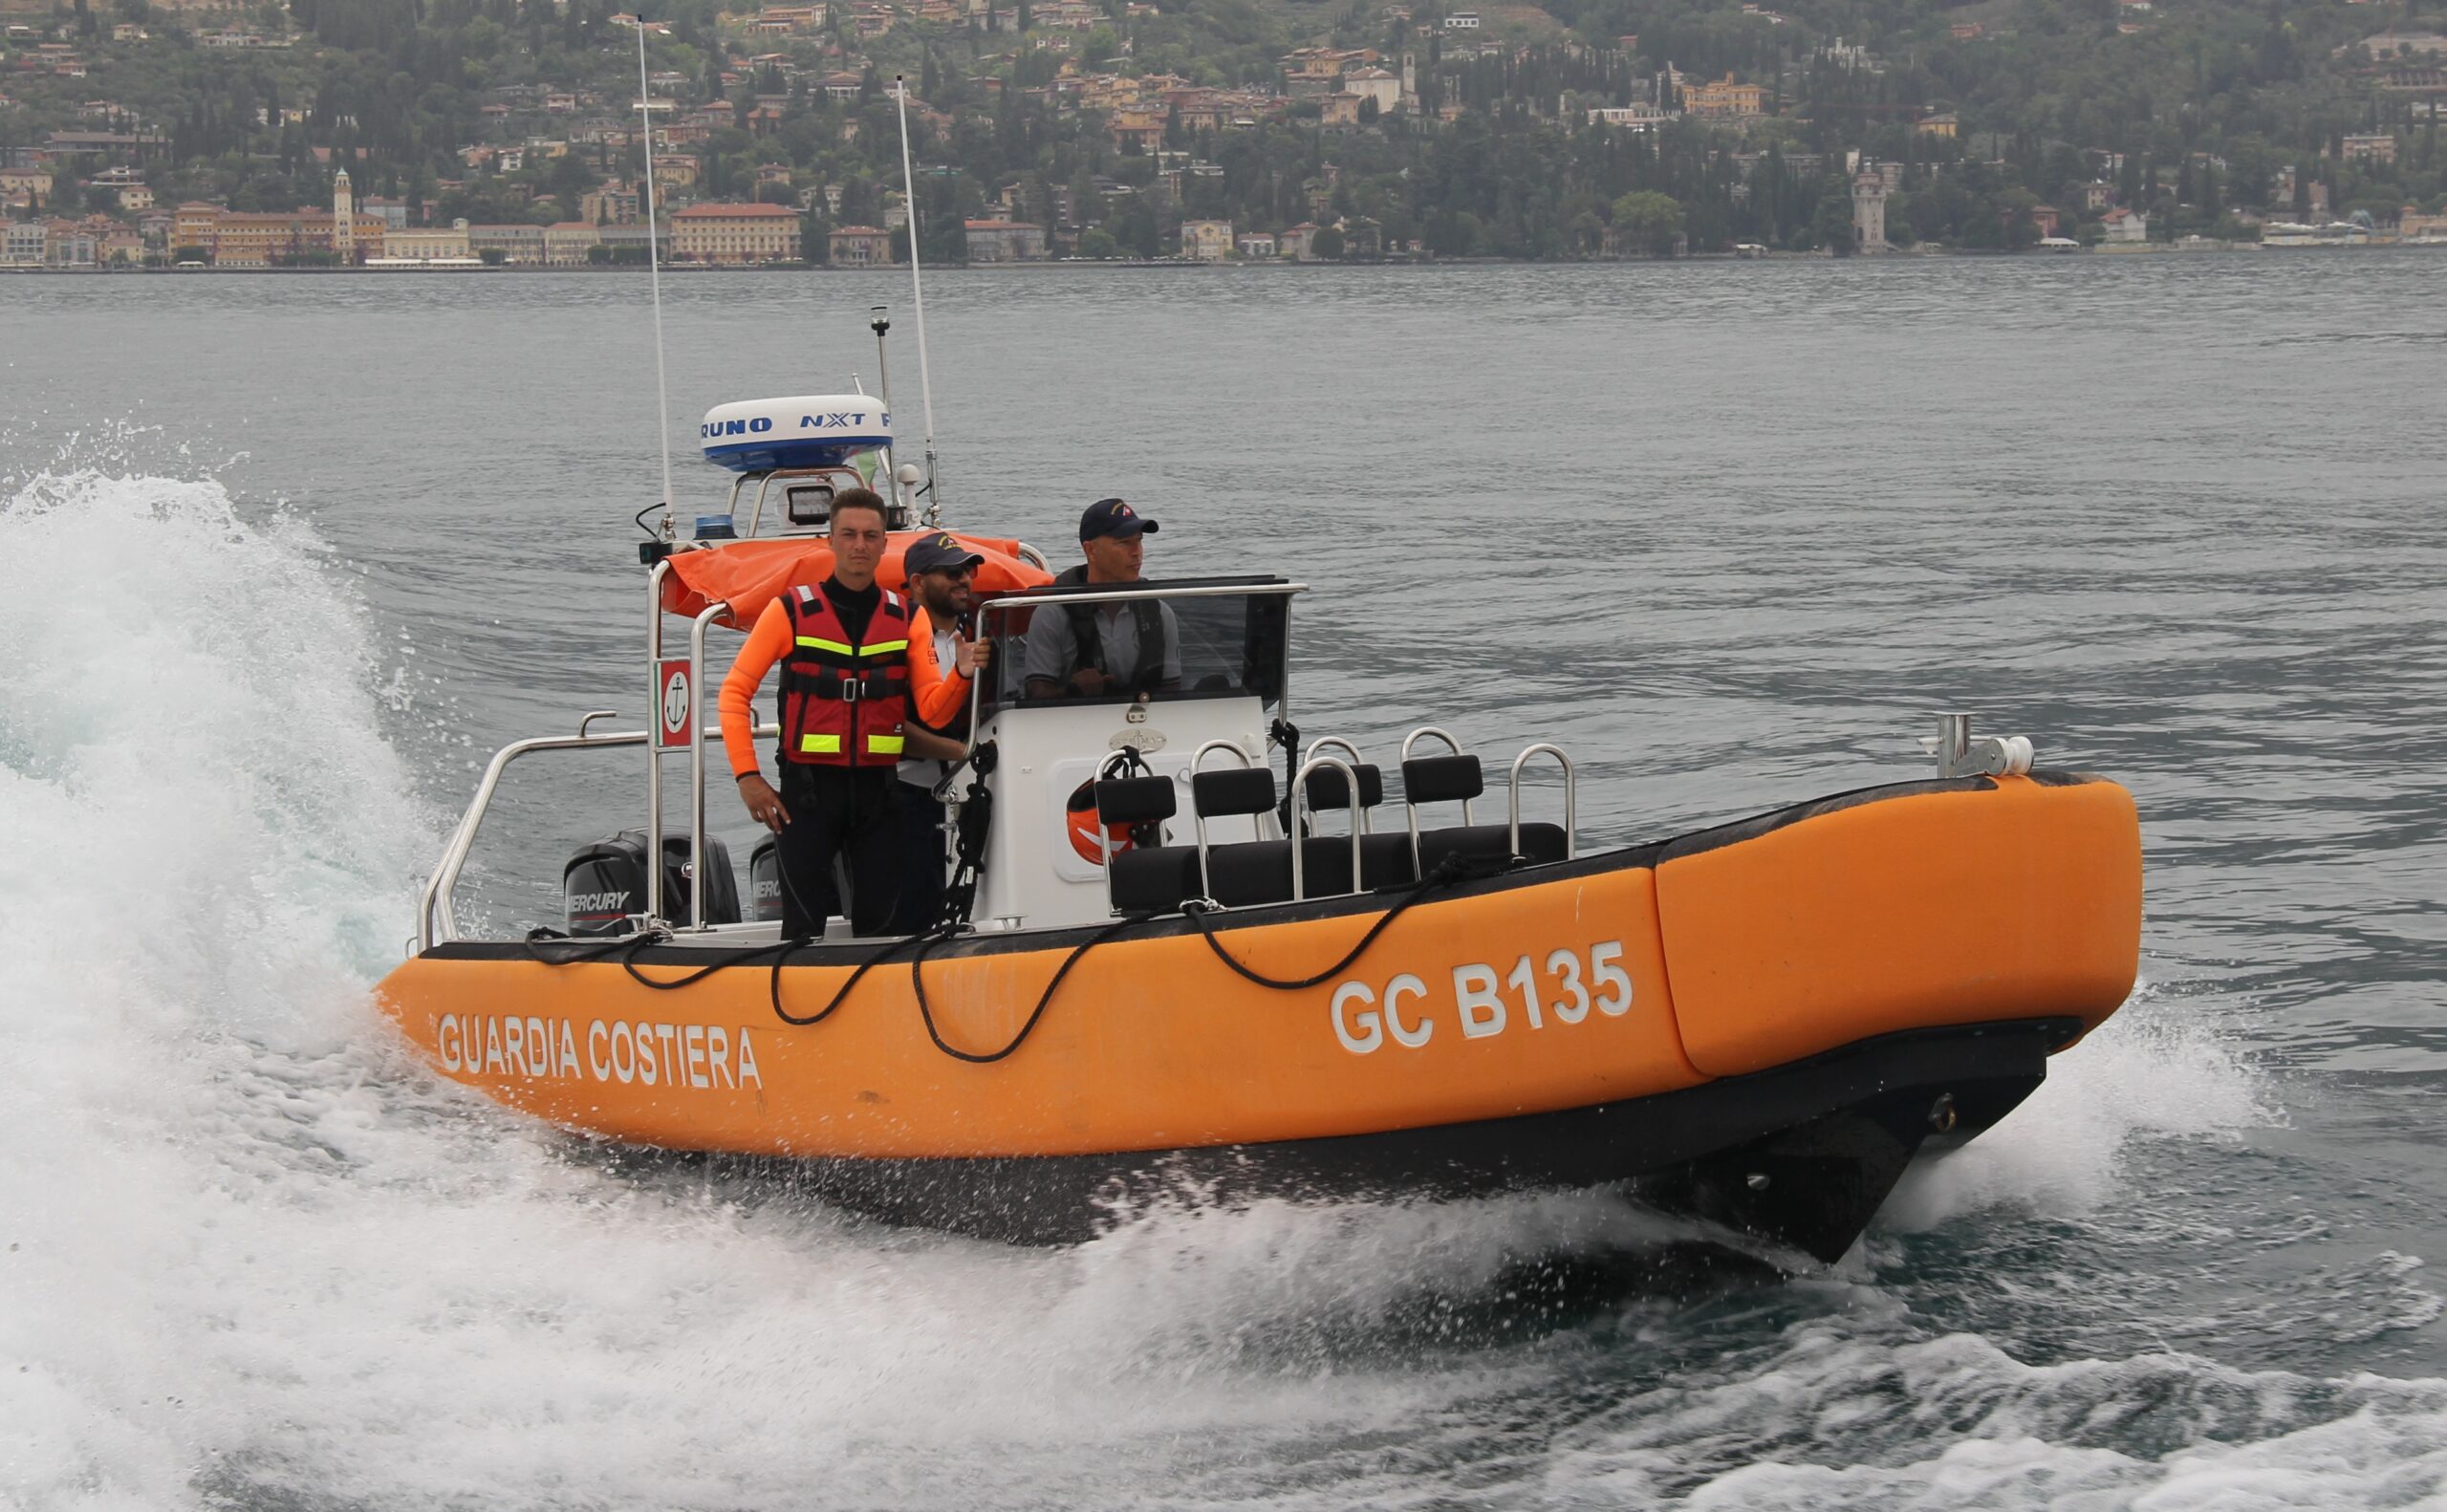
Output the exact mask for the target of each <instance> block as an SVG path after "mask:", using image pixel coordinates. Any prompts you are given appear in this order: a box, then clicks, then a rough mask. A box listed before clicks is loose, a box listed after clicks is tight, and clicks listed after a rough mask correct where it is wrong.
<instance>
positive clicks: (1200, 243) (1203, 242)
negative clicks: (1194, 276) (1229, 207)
mask: <svg viewBox="0 0 2447 1512" xmlns="http://www.w3.org/2000/svg"><path fill="white" fill-rule="evenodd" d="M1181 255H1182V256H1183V257H1186V258H1189V259H1190V260H1191V261H1193V262H1200V263H1220V262H1223V261H1224V259H1226V258H1228V257H1230V256H1231V255H1232V223H1231V222H1229V221H1183V222H1181Z"/></svg>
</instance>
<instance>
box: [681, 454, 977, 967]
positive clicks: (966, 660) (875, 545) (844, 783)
mask: <svg viewBox="0 0 2447 1512" xmlns="http://www.w3.org/2000/svg"><path fill="white" fill-rule="evenodd" d="M885 541H886V534H885V527H884V506H883V500H881V499H880V498H877V496H876V495H875V494H874V493H873V492H872V491H870V490H868V489H865V488H848V489H844V490H842V492H841V493H840V494H838V495H837V496H835V497H834V501H833V513H832V519H831V527H830V532H829V534H828V536H827V544H829V545H830V546H831V547H832V548H833V575H832V576H830V577H828V578H827V579H825V581H824V582H823V583H821V584H819V585H817V586H815V587H812V588H811V587H808V586H806V585H803V584H793V585H792V586H790V588H787V589H785V590H784V591H783V592H782V593H781V594H779V595H777V596H776V597H775V598H774V600H773V602H771V603H770V604H768V605H767V606H766V607H765V612H764V613H763V614H762V615H760V616H757V620H756V626H755V628H754V629H753V630H751V631H749V632H748V636H747V643H746V644H745V645H743V646H741V647H740V648H739V658H738V659H737V660H735V661H733V662H732V663H731V669H730V674H729V675H728V676H727V677H725V678H724V679H723V687H722V697H721V700H720V705H719V706H720V708H721V711H722V726H723V749H724V752H725V754H726V755H727V756H728V757H729V758H730V766H731V772H732V775H733V776H734V777H735V778H736V779H737V780H738V783H739V795H740V798H741V800H742V801H743V802H745V803H746V804H747V811H748V813H749V815H750V816H752V817H753V818H754V819H755V820H756V822H757V823H759V824H762V825H764V826H765V827H767V828H768V829H769V830H771V831H772V832H774V833H775V834H776V835H777V836H778V837H779V841H780V843H779V851H780V855H779V860H780V862H781V875H782V934H783V937H784V938H785V939H790V940H804V939H811V938H812V937H814V936H816V935H820V934H821V933H823V930H824V920H825V919H826V918H827V917H829V916H831V915H833V914H836V913H839V912H841V906H840V898H839V895H838V893H837V891H836V890H835V889H834V884H833V863H834V859H835V858H836V857H839V858H841V859H843V860H845V861H846V862H847V864H848V872H849V878H850V926H851V930H852V932H853V933H854V934H858V935H877V934H881V933H883V931H884V929H885V926H886V925H887V923H888V922H889V921H890V919H891V918H892V914H893V909H894V906H895V904H896V903H897V902H898V901H899V896H900V878H901V856H900V852H901V848H902V843H901V830H900V824H899V818H898V814H897V810H896V807H895V803H894V796H893V786H894V771H895V768H897V767H899V763H900V759H901V756H902V753H903V752H904V751H905V750H906V749H907V746H908V725H909V723H910V717H911V715H912V714H913V712H914V713H915V714H916V715H917V716H918V717H919V718H920V719H921V720H925V721H926V722H927V723H930V724H942V723H944V722H945V721H947V720H948V719H949V718H950V717H951V716H952V715H953V714H954V713H955V712H956V711H957V710H958V709H959V707H960V704H961V702H963V701H964V699H966V697H967V696H968V676H967V674H968V670H969V667H970V666H971V665H972V656H973V652H972V648H970V647H969V646H968V644H967V643H966V642H961V643H960V644H959V645H958V646H956V648H955V655H954V658H953V660H954V665H953V666H951V667H948V668H946V667H944V666H942V664H941V663H940V661H939V659H936V658H933V657H927V658H924V659H912V658H911V656H910V654H909V641H910V635H911V628H912V626H911V617H912V616H911V606H910V603H909V601H908V600H907V599H905V598H903V597H902V596H901V595H900V594H896V593H894V592H892V591H891V590H890V589H887V588H884V587H882V586H881V585H879V584H877V582H876V569H877V566H878V565H879V564H880V563H881V562H882V560H883V552H884V545H885ZM776 662H778V663H780V664H781V669H782V675H781V679H780V688H779V693H780V724H781V726H782V740H781V745H780V749H779V752H778V755H779V766H780V767H781V773H780V775H781V787H780V788H779V790H778V791H777V790H776V789H775V788H774V786H773V785H772V784H770V783H769V782H767V781H766V780H765V777H764V774H763V773H762V772H760V771H759V770H758V769H757V764H756V744H755V738H754V736H753V735H752V734H751V733H750V731H751V730H752V729H753V728H754V722H753V719H752V718H751V716H750V713H749V710H750V708H751V707H752V706H753V704H754V702H755V701H756V689H757V687H758V685H759V684H761V683H762V682H763V681H764V680H765V674H766V673H767V672H769V671H770V670H772V668H773V666H774V664H775V663H776ZM913 671H915V672H917V673H918V674H919V676H918V677H916V678H915V679H914V680H913V675H912V674H913Z"/></svg>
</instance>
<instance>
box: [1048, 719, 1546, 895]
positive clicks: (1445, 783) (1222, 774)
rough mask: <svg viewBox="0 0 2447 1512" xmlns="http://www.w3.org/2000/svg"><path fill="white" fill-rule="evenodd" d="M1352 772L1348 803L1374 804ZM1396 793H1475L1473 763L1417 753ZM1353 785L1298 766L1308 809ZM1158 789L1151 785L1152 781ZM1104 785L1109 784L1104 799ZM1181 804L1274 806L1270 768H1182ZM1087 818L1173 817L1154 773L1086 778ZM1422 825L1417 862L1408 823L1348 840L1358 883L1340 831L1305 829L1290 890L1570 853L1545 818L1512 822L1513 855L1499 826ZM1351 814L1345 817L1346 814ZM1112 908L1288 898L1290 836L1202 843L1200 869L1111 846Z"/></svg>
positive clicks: (1402, 880) (1195, 860)
mask: <svg viewBox="0 0 2447 1512" xmlns="http://www.w3.org/2000/svg"><path fill="white" fill-rule="evenodd" d="M1352 778H1353V780H1354V781H1355V782H1356V785H1357V787H1358V789H1359V791H1358V798H1359V807H1360V808H1361V809H1363V810H1364V809H1372V808H1375V807H1376V806H1378V805H1379V804H1381V803H1382V802H1383V801H1384V781H1383V777H1382V775H1381V774H1380V772H1379V771H1378V769H1377V768H1376V767H1374V766H1370V765H1364V764H1357V763H1354V764H1353V766H1352ZM1402 785H1403V788H1404V796H1405V797H1406V799H1407V800H1408V801H1409V803H1410V804H1411V805H1412V806H1414V808H1416V806H1417V805H1418V804H1422V803H1448V802H1454V801H1458V800H1462V799H1469V798H1476V797H1478V796H1480V794H1481V793H1482V791H1483V777H1482V775H1481V772H1480V768H1479V759H1478V758H1477V757H1475V756H1469V755H1453V756H1430V757H1421V758H1417V759H1414V760H1410V761H1405V762H1404V763H1403V764H1402ZM1352 786H1353V782H1349V781H1346V780H1345V779H1344V777H1343V774H1342V772H1340V771H1339V770H1337V769H1335V768H1333V767H1324V768H1321V769H1318V770H1315V771H1312V772H1310V774H1309V780H1308V782H1307V784H1306V792H1305V798H1306V801H1307V803H1308V805H1309V806H1310V808H1313V809H1316V810H1331V809H1347V808H1349V807H1350V802H1351V797H1352V793H1351V788H1352ZM1159 788H1161V789H1162V790H1161V791H1160V792H1159V790H1158V789H1159ZM1108 789H1112V792H1111V795H1110V798H1109V797H1108V792H1107V790H1108ZM1190 803H1191V807H1192V808H1193V810H1195V811H1196V813H1197V815H1198V817H1199V818H1201V819H1217V818H1224V817H1228V816H1234V815H1251V816H1254V815H1258V814H1263V813H1268V812H1272V813H1276V814H1277V815H1278V816H1280V815H1281V812H1282V810H1281V809H1280V807H1279V806H1278V804H1277V801H1276V798H1275V786H1274V773H1272V772H1271V771H1268V770H1267V769H1266V768H1265V767H1238V768H1225V769H1220V770H1211V771H1195V772H1193V773H1191V776H1190ZM1096 805H1097V810H1098V813H1099V817H1100V818H1102V819H1103V820H1104V821H1105V822H1106V823H1109V824H1140V823H1146V822H1149V821H1151V820H1157V819H1165V818H1170V817H1172V815H1173V812H1174V809H1173V793H1172V785H1171V783H1170V781H1169V780H1168V779H1165V778H1160V777H1137V778H1119V779H1109V780H1107V781H1104V782H1100V783H1098V784H1097V785H1096ZM1466 819H1467V815H1466V812H1465V814H1464V820H1465V822H1464V823H1462V824H1460V825H1456V826H1453V827H1450V828H1447V829H1440V830H1422V831H1420V832H1418V862H1417V864H1416V865H1414V863H1413V851H1412V836H1411V833H1410V832H1409V831H1407V830H1404V831H1398V832H1394V833H1391V834H1371V833H1362V834H1361V835H1360V837H1359V870H1360V877H1359V886H1357V887H1356V888H1354V887H1353V885H1352V875H1351V837H1350V836H1349V835H1348V834H1332V835H1310V837H1309V838H1308V839H1306V840H1304V841H1302V842H1301V853H1300V867H1301V877H1300V881H1301V889H1300V891H1301V894H1302V896H1304V897H1310V898H1323V897H1334V896H1347V895H1349V894H1352V893H1353V892H1362V893H1369V892H1378V891H1382V890H1385V889H1390V888H1400V887H1408V886H1410V885H1411V884H1413V883H1415V882H1417V881H1418V879H1419V878H1420V877H1421V876H1422V875H1430V874H1433V873H1435V872H1437V871H1438V870H1439V869H1440V868H1443V869H1445V870H1446V871H1447V872H1448V873H1451V874H1454V875H1462V876H1487V875H1495V874H1497V873H1500V872H1504V871H1507V870H1509V869H1511V868H1512V867H1514V866H1517V865H1523V864H1538V863H1543V862H1548V861H1561V860H1563V859H1565V858H1566V856H1568V855H1569V854H1570V841H1569V839H1568V838H1567V836H1566V834H1565V832H1564V828H1563V827H1562V826H1561V825H1553V824H1532V823H1525V824H1523V825H1522V826H1521V839H1520V847H1519V852H1518V854H1516V853H1515V850H1514V846H1513V840H1512V832H1511V827H1510V826H1509V825H1503V824H1470V823H1468V822H1466ZM1354 822H1356V816H1355V815H1354ZM1110 881H1111V885H1112V894H1113V901H1114V906H1115V908H1117V909H1120V910H1122V911H1124V912H1128V913H1142V912H1143V913H1159V914H1160V913H1172V912H1174V911H1175V910H1177V909H1179V908H1180V906H1181V905H1182V904H1183V903H1186V902H1189V901H1191V900H1192V899H1196V898H1202V897H1203V898H1208V899H1211V900H1212V901H1214V902H1215V903H1217V904H1219V905H1221V906H1223V907H1224V908H1247V907H1250V906H1252V905H1255V904H1261V903H1284V902H1289V901H1290V900H1291V894H1292V886H1291V842H1290V841H1288V840H1247V841H1240V842H1236V843H1234V844H1229V845H1210V846H1208V847H1207V848H1206V866H1205V871H1204V874H1203V875H1201V872H1200V868H1199V851H1198V848H1197V847H1196V846H1187V845H1167V846H1154V847H1146V848H1140V849H1134V850H1128V851H1122V852H1119V853H1115V856H1114V858H1113V875H1112V876H1111V878H1110Z"/></svg>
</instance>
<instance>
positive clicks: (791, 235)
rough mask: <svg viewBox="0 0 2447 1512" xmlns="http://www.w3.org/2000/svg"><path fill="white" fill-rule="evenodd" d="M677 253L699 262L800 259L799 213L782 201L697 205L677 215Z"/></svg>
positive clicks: (674, 222) (673, 222)
mask: <svg viewBox="0 0 2447 1512" xmlns="http://www.w3.org/2000/svg"><path fill="white" fill-rule="evenodd" d="M671 255H672V257H673V258H674V259H676V260H682V261H687V262H698V263H773V262H791V261H795V260H796V259H797V257H798V255H799V213H798V211H796V210H793V209H791V208H790V207H789V206H788V205H690V206H688V207H687V208H686V209H684V210H682V211H681V212H680V213H679V214H677V215H674V216H673V217H672V218H671Z"/></svg>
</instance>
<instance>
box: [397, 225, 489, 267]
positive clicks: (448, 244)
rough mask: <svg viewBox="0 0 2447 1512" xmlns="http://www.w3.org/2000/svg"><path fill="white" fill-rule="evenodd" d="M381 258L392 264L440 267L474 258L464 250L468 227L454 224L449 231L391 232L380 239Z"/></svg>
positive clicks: (427, 228)
mask: <svg viewBox="0 0 2447 1512" xmlns="http://www.w3.org/2000/svg"><path fill="white" fill-rule="evenodd" d="M382 252H383V255H384V256H385V257H387V258H389V259H390V260H391V261H393V262H408V263H443V262H454V263H455V262H464V261H466V259H468V258H470V257H473V256H475V255H476V254H475V253H474V252H473V251H471V250H469V249H468V247H467V223H466V221H464V220H459V221H453V222H451V223H450V225H449V227H446V228H445V227H439V226H420V227H412V228H410V229H407V230H401V231H393V232H391V233H389V234H388V235H386V236H384V237H383V238H382Z"/></svg>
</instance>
